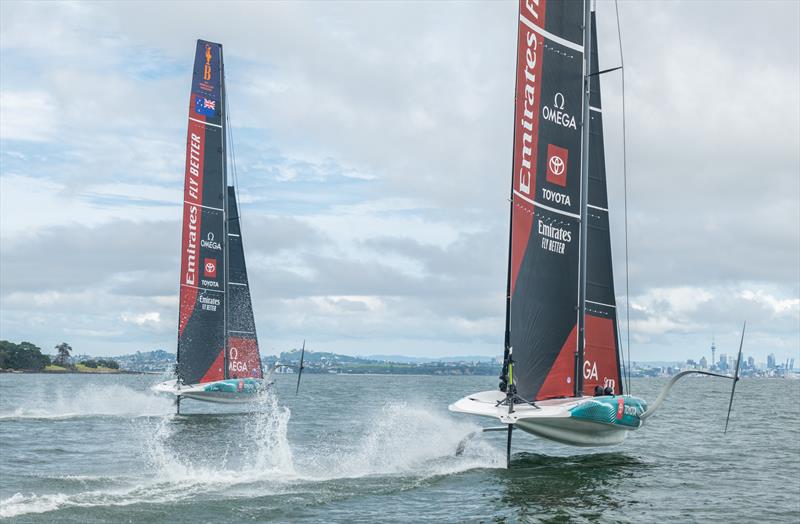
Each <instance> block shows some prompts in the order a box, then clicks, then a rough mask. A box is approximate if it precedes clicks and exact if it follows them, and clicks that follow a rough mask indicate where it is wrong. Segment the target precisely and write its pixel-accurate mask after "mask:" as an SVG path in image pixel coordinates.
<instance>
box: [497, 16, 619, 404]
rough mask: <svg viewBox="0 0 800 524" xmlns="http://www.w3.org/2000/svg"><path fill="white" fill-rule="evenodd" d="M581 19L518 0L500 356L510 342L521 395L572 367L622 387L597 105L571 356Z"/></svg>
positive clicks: (568, 375)
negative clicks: (583, 286)
mask: <svg viewBox="0 0 800 524" xmlns="http://www.w3.org/2000/svg"><path fill="white" fill-rule="evenodd" d="M587 1H588V0H587ZM583 20H584V3H583V2H555V1H547V0H538V1H537V0H527V1H524V0H523V1H521V2H520V11H519V22H518V40H517V76H516V94H515V112H514V114H515V128H514V162H513V170H514V171H513V183H512V193H511V200H512V210H511V234H510V236H511V242H510V249H509V251H510V254H509V256H510V263H509V278H508V296H509V299H508V301H507V308H508V310H507V327H506V341H507V342H506V345H507V347H506V361H508V354H509V349H510V348H513V361H514V366H513V383H514V385H515V387H516V393H517V394H518V395H519V396H520V397H522V398H525V399H528V400H540V399H546V398H556V397H569V396H573V395H575V393H576V385H575V381H576V378H578V377H576V370H577V369H580V370H581V372H582V374H583V392H587V391H588V392H591V391H592V390H593V388H594V386H595V385H597V384H604V385H609V384H611V383H612V382H613V385H614V387H615V391H617V392H620V389H619V388H620V381H619V371H618V369H619V361H618V359H617V356H616V354H617V340H616V322H615V321H616V318H615V312H614V310H615V308H614V303H615V302H614V294H613V292H614V290H613V277H612V274H611V251H610V240H609V234H608V211H607V209H608V207H607V198H606V188H605V165H604V158H603V144H602V120H601V119H600V114H601V113H600V111H599V109H600V107H599V106H597V108H596V109H597V111H590V113H591V114H592V119H591V122H592V123H591V124H590V132H592V133H593V134H594V135H595V137H594V138H596V137H597V135H598V134H599V136H600V139H599V140H595V143H592V141H590V148H591V149H590V153H589V156H590V173H591V177H592V178H591V180H592V181H591V182H590V187H589V188H588V191H589V193H590V195H589V198H588V203H589V204H590V205H591V206H592V207H590V208H589V209H590V210H591V213H589V215H590V216H589V217H588V218H587V221H588V222H587V227H588V231H589V233H588V235H587V244H588V248H587V268H589V269H588V271H587V277H588V278H587V291H586V302H587V315H586V317H585V330H586V337H585V348H584V351H583V359H582V361H581V362H578V359H579V358H580V356H579V351H578V327H579V326H578V325H579V322H578V321H579V318H578V317H579V286H580V278H581V275H580V273H579V267H580V264H579V262H580V246H581V242H580V223H581V207H582V206H581V167H582V166H581V147H582V141H583V138H582V136H581V135H582V132H581V129H582V127H581V114H582V112H583V85H584V84H583V82H584V70H583V68H584V57H583V49H584V42H583ZM593 30H594V28H593ZM592 52H593V54H594V56H595V57H596V52H597V51H596V47H595V46H593V49H592ZM593 62H594V63H596V62H597V61H596V60H593ZM592 69H593V70H596V65H593V66H592ZM593 80H595V81H596V80H597V78H596V77H593ZM595 87H596V90H597V98H596V99H595V100H596V101H597V102H598V104H599V82H596V86H594V85H593V86H592V89H593V90H594V88H595ZM595 113H596V115H595ZM595 127H596V129H595ZM589 306H591V309H589ZM610 353H613V360H612V361H609V357H608V355H609V354H610ZM504 368H507V366H504ZM612 368H613V369H612Z"/></svg>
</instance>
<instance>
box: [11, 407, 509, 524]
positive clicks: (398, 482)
mask: <svg viewBox="0 0 800 524" xmlns="http://www.w3.org/2000/svg"><path fill="white" fill-rule="evenodd" d="M140 407H147V408H153V407H158V408H160V409H161V408H169V409H172V406H171V404H168V405H167V406H163V405H162V404H160V403H157V404H155V405H150V404H148V403H145V404H144V405H143V406H140ZM131 411H134V412H135V411H137V410H131V409H130V407H129V411H128V412H129V414H130V412H131ZM139 411H146V412H152V409H145V410H139ZM163 411H164V409H162V412H163ZM58 413H63V412H59V411H53V412H52V413H51V415H53V416H55V415H57V414H58ZM87 413H92V414H100V413H102V414H109V413H108V410H102V409H101V410H98V409H94V410H88V411H84V414H87ZM114 414H118V413H114ZM83 416H85V415H83ZM232 416H234V415H229V416H225V417H214V416H211V417H204V416H175V415H173V414H169V415H164V416H161V417H158V418H152V417H151V418H146V419H139V422H138V423H137V424H135V425H132V427H134V428H135V429H134V431H133V434H132V435H131V438H132V439H137V440H139V442H140V444H141V446H142V448H143V456H142V459H143V462H144V465H143V468H142V469H143V471H141V472H134V474H135V475H136V476H134V477H131V476H126V477H119V478H111V479H108V480H106V481H105V482H104V483H103V485H104V486H105V487H104V488H103V489H96V490H89V491H85V488H86V487H87V486H86V480H85V479H82V480H80V481H78V480H75V479H64V480H65V481H66V480H72V484H73V485H74V490H75V491H77V492H72V493H54V494H44V495H36V494H23V493H17V494H15V495H14V496H12V497H10V498H7V499H5V500H2V501H0V518H3V517H13V516H17V515H22V514H26V513H44V512H50V511H55V510H61V509H66V508H72V507H81V508H88V507H93V506H127V505H132V504H151V503H154V504H159V503H170V502H175V501H178V500H193V499H195V500H199V499H203V500H205V499H209V498H211V499H219V498H222V499H225V498H233V497H265V496H285V495H287V494H302V493H314V494H315V498H316V499H317V500H322V499H324V498H326V496H325V495H324V494H325V493H328V495H327V498H329V499H330V498H336V497H340V496H343V493H342V490H345V492H346V491H347V489H348V487H347V486H348V482H349V483H351V484H352V487H351V488H352V489H353V490H357V489H358V488H357V486H358V485H359V483H360V484H362V485H363V481H362V480H360V479H364V478H365V477H366V478H368V479H369V484H374V478H375V477H382V481H381V482H380V483H379V485H385V486H387V488H386V489H406V488H408V487H410V486H415V485H418V484H419V483H420V482H426V481H435V478H436V477H438V476H441V475H449V474H454V473H459V472H463V471H467V470H471V469H475V468H496V467H502V466H503V464H504V454H503V452H502V450H500V449H497V448H495V447H492V446H491V445H489V443H487V442H478V443H476V445H475V446H471V447H470V449H469V451H468V453H465V454H464V455H463V456H461V457H455V456H454V450H455V448H456V446H457V444H458V442H459V441H460V440H461V439H462V438H463V437H464V436H465V435H466V434H468V433H470V432H472V431H474V430H475V429H476V428H477V427H476V426H475V425H473V424H469V423H464V422H457V421H454V420H453V419H452V418H450V417H449V416H448V415H447V414H446V413H443V414H440V413H435V412H432V411H431V410H429V409H427V408H423V407H417V406H412V405H408V404H406V403H403V402H397V403H388V404H386V405H384V406H381V407H378V408H377V409H376V411H375V412H374V413H373V414H372V416H371V417H367V418H366V419H365V420H364V426H363V427H364V428H365V429H364V431H363V432H361V433H360V434H359V433H358V432H357V431H356V432H355V436H353V435H349V436H348V435H339V436H338V437H336V436H331V435H329V436H328V437H331V438H326V435H305V438H304V439H303V442H302V443H298V444H296V445H292V444H291V443H290V440H289V419H290V411H289V409H288V408H286V407H283V406H280V405H279V404H278V402H277V399H276V397H275V396H274V395H273V394H271V393H265V394H264V395H263V396H261V398H259V399H258V400H257V401H256V402H255V403H254V405H252V406H251V412H249V413H242V414H240V417H239V418H238V420H237V419H236V418H234V419H232V418H231V417H232ZM234 417H235V416H234ZM190 442H191V446H190V445H189V443H190ZM221 443H224V444H221ZM127 473H129V474H130V473H131V472H127ZM142 473H144V474H142ZM109 486H113V487H109ZM81 488H83V489H82V490H81ZM69 491H72V490H69ZM320 494H322V495H320ZM320 497H322V499H321V498H320Z"/></svg>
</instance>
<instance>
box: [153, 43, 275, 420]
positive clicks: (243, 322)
mask: <svg viewBox="0 0 800 524" xmlns="http://www.w3.org/2000/svg"><path fill="white" fill-rule="evenodd" d="M224 71H225V70H224V66H223V59H222V45H221V44H216V43H213V42H208V41H205V40H198V41H197V48H196V52H195V60H194V74H193V78H192V87H191V93H190V96H189V120H188V133H187V139H186V168H185V174H184V192H183V236H182V240H181V272H180V306H179V315H178V363H177V366H176V373H177V377H176V378H175V379H174V380H169V381H167V382H163V383H161V384H158V385H156V386H154V388H153V389H154V390H156V391H159V392H163V393H169V394H172V395H175V396H176V397H177V401H178V408H179V409H180V404H179V402H180V399H181V397H185V398H191V399H196V400H205V401H210V402H226V403H236V402H247V401H249V400H250V399H251V398H252V396H253V395H254V394H255V393H257V392H258V391H259V390H260V389H261V388H262V387H264V386H265V381H264V372H263V369H262V365H261V357H260V355H259V350H258V337H257V336H256V325H255V318H254V316H253V305H252V301H251V298H250V286H249V283H248V279H247V266H246V264H245V257H244V247H243V243H242V229H241V223H240V217H239V209H238V205H237V197H236V189H235V188H234V186H231V185H228V165H227V145H228V144H227V139H226V137H227V135H226V131H227V125H228V122H227V119H226V108H225V105H226V97H225V74H224Z"/></svg>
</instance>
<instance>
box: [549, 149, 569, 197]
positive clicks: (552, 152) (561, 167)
mask: <svg viewBox="0 0 800 524" xmlns="http://www.w3.org/2000/svg"><path fill="white" fill-rule="evenodd" d="M568 160H569V151H568V150H566V149H564V148H563V147H559V146H557V145H553V144H547V181H548V182H550V183H551V184H556V185H559V186H561V187H566V186H567V161H568ZM564 196H566V195H564Z"/></svg>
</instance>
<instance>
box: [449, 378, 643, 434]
mask: <svg viewBox="0 0 800 524" xmlns="http://www.w3.org/2000/svg"><path fill="white" fill-rule="evenodd" d="M505 398H506V395H505V393H503V392H501V391H497V390H494V391H482V392H480V393H475V394H473V395H469V396H467V397H464V398H462V399H461V400H459V401H457V402H455V403H453V404H451V405H450V406H449V409H450V411H453V412H457V413H468V414H471V415H478V416H483V417H490V418H495V419H497V420H499V421H500V422H501V423H503V424H513V425H514V428H516V429H521V430H523V431H525V432H527V433H531V434H533V435H536V436H538V437H542V438H546V439H549V440H554V441H556V442H560V443H562V444H569V445H572V446H584V447H590V446H613V445H615V444H620V443H622V442H623V441H624V440H625V437H627V436H628V432H629V431H630V430H632V429H636V428H634V427H625V426H620V425H618V424H613V423H601V422H593V421H588V420H579V419H576V418H575V417H573V416H572V413H571V411H570V410H571V409H572V408H574V407H576V406H578V405H579V404H582V403H584V402H587V401H591V400H592V399H593V397H581V398H568V399H554V400H542V401H538V402H536V406H537V407H534V406H530V405H528V404H516V405H515V406H514V411H513V412H512V413H509V412H508V406H505V405H498V402H501V401H503V400H505Z"/></svg>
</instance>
